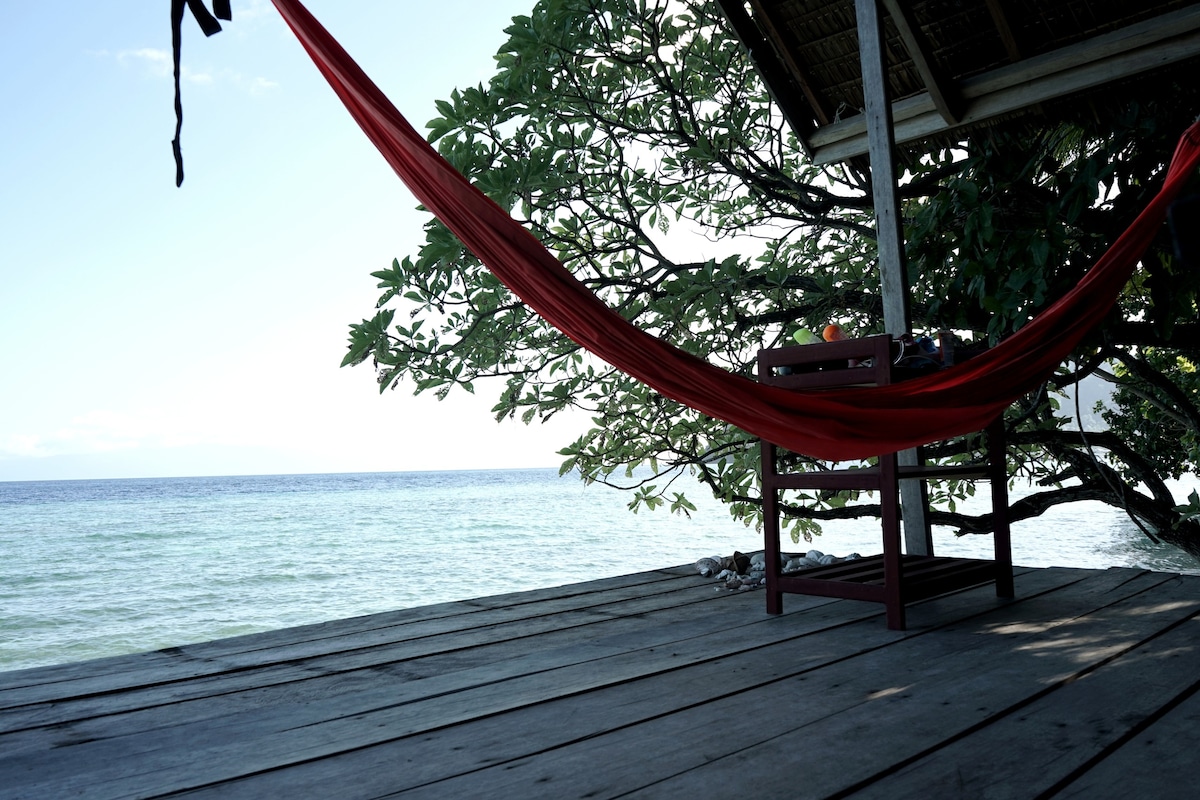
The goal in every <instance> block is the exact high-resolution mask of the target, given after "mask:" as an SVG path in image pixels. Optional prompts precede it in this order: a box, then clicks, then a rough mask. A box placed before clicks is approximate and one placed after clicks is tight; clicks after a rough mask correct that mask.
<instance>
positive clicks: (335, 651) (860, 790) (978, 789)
mask: <svg viewBox="0 0 1200 800" xmlns="http://www.w3.org/2000/svg"><path fill="white" fill-rule="evenodd" d="M689 573H690V571H689V570H687V569H684V568H679V569H668V570H660V571H654V572H646V573H641V574H637V575H629V576H624V577H620V578H612V579H606V580H599V581H594V582H591V583H585V584H577V585H572V586H565V587H560V588H556V589H549V590H540V591H534V592H526V593H521V594H512V595H504V596H498V597H488V598H481V599H478V600H472V601H468V602H462V603H449V604H443V605H437V606H428V607H423V608H414V609H409V610H405V611H397V612H394V613H387V614H378V615H373V616H368V617H358V618H354V619H348V620H340V621H336V622H331V623H327V624H322V625H315V626H307V627H302V628H291V629H287V630H280V631H275V632H271V633H265V634H259V635H252V636H243V637H239V638H236V639H225V640H221V641H216V642H209V643H205V644H198V645H192V646H188V647H181V648H172V649H169V650H165V651H159V652H153V653H146V654H141V655H134V656H123V657H117V658H110V659H103V660H98V661H91V662H84V663H80V664H71V665H63V666H58V667H51V668H44V669H32V670H23V671H17V672H7V673H0V797H3V798H15V797H30V798H53V799H55V800H57V798H65V797H76V796H80V797H93V798H110V797H158V796H164V795H174V794H189V795H199V796H206V795H211V796H219V797H222V798H226V797H229V798H256V799H257V798H269V797H279V798H298V797H316V798H375V797H393V796H399V797H402V798H408V797H429V798H456V799H457V798H468V797H480V798H497V797H519V798H529V797H550V798H569V797H618V796H621V797H623V796H626V795H633V796H636V797H652V798H675V797H678V798H687V799H688V800H698V799H699V798H714V797H730V798H769V797H778V798H806V797H855V798H884V797H887V798H897V797H914V798H918V797H919V798H922V799H923V800H927V799H928V798H960V797H961V798H982V797H1014V798H1033V797H1079V798H1098V797H1100V798H1105V797H1119V798H1122V800H1134V799H1135V798H1136V799H1137V800H1141V798H1164V797H1180V798H1183V797H1187V798H1192V797H1195V796H1197V794H1196V793H1197V791H1198V790H1197V789H1196V787H1195V783H1196V780H1197V778H1196V767H1197V754H1200V697H1197V696H1196V691H1197V689H1198V688H1200V619H1197V617H1196V615H1197V612H1198V611H1200V577H1189V576H1176V575H1166V574H1159V573H1150V572H1143V571H1138V570H1127V569H1113V570H1106V571H1092V570H1071V569H1037V570H1022V569H1018V570H1017V578H1016V593H1017V599H1016V600H1012V601H1001V600H997V599H996V597H995V596H994V591H993V587H991V586H985V587H981V588H978V589H973V590H967V591H964V592H960V593H958V594H955V595H952V596H948V597H943V598H939V599H935V600H931V601H926V602H924V603H921V604H918V605H916V606H913V607H911V608H910V611H909V617H908V620H909V630H907V631H889V630H887V628H886V627H885V625H884V620H883V609H882V607H881V606H879V605H877V604H871V603H863V602H858V601H850V600H832V599H829V598H818V597H802V596H788V597H787V599H786V601H785V613H784V614H783V615H782V616H779V617H770V616H768V615H767V614H766V613H765V611H764V597H763V593H762V592H761V591H750V592H743V593H724V592H720V591H717V590H716V589H715V587H714V584H713V583H712V582H711V581H710V580H706V579H703V578H700V577H699V576H697V575H694V574H689Z"/></svg>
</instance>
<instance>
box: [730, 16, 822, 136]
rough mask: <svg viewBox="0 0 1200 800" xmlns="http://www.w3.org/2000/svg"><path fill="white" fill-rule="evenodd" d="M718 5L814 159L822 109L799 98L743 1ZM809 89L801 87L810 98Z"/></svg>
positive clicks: (772, 47)
mask: <svg viewBox="0 0 1200 800" xmlns="http://www.w3.org/2000/svg"><path fill="white" fill-rule="evenodd" d="M718 5H719V6H720V8H721V11H722V13H724V15H725V19H726V20H728V21H729V24H730V26H731V27H732V28H733V31H734V33H735V34H736V35H737V37H738V39H740V40H741V42H742V45H743V46H744V47H745V48H746V50H747V52H748V53H749V54H750V60H751V61H752V62H753V63H754V67H755V69H756V70H758V74H759V75H760V76H762V79H763V83H764V84H765V85H766V87H767V93H768V94H770V95H771V99H772V100H774V101H775V105H777V106H779V110H780V111H781V112H783V116H784V118H785V119H786V120H787V122H788V124H789V125H790V126H791V127H792V130H793V131H795V133H796V138H797V140H799V142H800V146H801V148H803V150H804V153H805V155H807V156H809V157H810V158H811V157H812V155H813V151H812V148H811V147H810V146H809V144H808V140H809V138H810V137H811V135H812V133H813V131H815V130H816V124H814V120H813V116H814V113H813V109H819V105H813V106H812V108H806V107H805V105H804V104H803V103H802V102H800V100H799V99H798V98H797V96H796V92H795V82H794V81H793V76H792V75H789V74H788V72H787V70H785V69H782V68H781V67H780V60H779V59H780V58H781V56H780V51H779V49H778V48H777V47H776V46H774V45H772V43H771V42H769V41H768V40H767V39H766V37H764V36H763V33H762V30H761V29H760V28H759V26H758V24H757V23H756V21H755V20H753V19H751V17H750V15H749V14H747V13H746V7H745V4H744V3H743V2H742V1H741V0H718ZM764 19H765V18H764ZM805 88H806V87H803V86H802V87H801V89H802V91H803V93H804V94H805V96H806V97H807V96H808V95H809V94H810V91H804V90H805ZM811 102H812V101H811V98H810V103H811ZM817 116H818V120H817V121H818V122H821V124H825V123H826V122H828V119H824V120H822V119H821V118H820V116H819V112H818V113H817Z"/></svg>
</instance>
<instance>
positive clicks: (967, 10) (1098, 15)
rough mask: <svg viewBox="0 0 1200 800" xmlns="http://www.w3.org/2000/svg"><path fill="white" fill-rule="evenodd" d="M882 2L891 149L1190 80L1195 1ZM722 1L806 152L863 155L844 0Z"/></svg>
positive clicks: (1198, 22) (851, 12) (1198, 32)
mask: <svg viewBox="0 0 1200 800" xmlns="http://www.w3.org/2000/svg"><path fill="white" fill-rule="evenodd" d="M879 2H880V8H881V10H882V12H885V13H883V37H884V51H885V54H886V58H887V64H888V72H887V83H888V89H889V92H890V97H891V101H892V116H893V120H894V129H895V135H896V141H897V142H898V143H900V144H903V143H906V142H916V141H920V140H923V139H927V138H930V137H939V136H946V135H948V134H951V133H954V134H959V133H962V132H963V131H964V130H966V129H968V128H970V127H972V126H978V125H981V124H989V125H994V124H998V123H1000V122H1001V121H1004V120H1009V119H1019V118H1024V119H1025V120H1026V121H1028V116H1027V115H1028V114H1030V113H1036V114H1041V115H1044V116H1047V117H1049V118H1053V117H1054V115H1055V113H1056V112H1057V111H1058V110H1060V109H1061V108H1064V107H1065V106H1064V105H1063V104H1062V100H1063V99H1064V98H1078V97H1079V96H1080V95H1081V94H1086V93H1089V92H1091V93H1095V92H1097V91H1098V90H1100V89H1101V88H1103V90H1104V92H1105V94H1104V97H1105V98H1111V97H1113V96H1114V94H1113V93H1114V92H1118V93H1120V94H1122V95H1123V96H1131V95H1132V96H1134V97H1136V96H1138V94H1139V93H1140V92H1142V91H1144V90H1145V88H1146V86H1147V85H1148V84H1147V83H1146V82H1147V81H1152V80H1155V79H1156V76H1157V77H1161V71H1162V70H1164V69H1167V70H1173V71H1175V72H1176V74H1183V75H1187V76H1189V78H1188V79H1189V80H1193V81H1194V80H1195V79H1196V77H1197V76H1198V75H1200V0H911V2H910V1H909V0H879ZM719 3H720V5H721V6H722V8H723V9H724V11H725V13H726V16H727V17H728V18H729V20H730V22H731V23H732V24H733V27H734V29H735V31H736V32H737V35H738V37H739V38H740V39H741V40H742V41H743V43H744V44H746V46H747V47H748V48H749V49H750V51H751V54H752V55H753V57H754V60H755V62H756V64H757V65H758V68H759V72H760V73H761V74H762V75H763V77H764V79H765V80H766V82H767V84H768V86H769V87H770V89H771V92H772V94H773V95H774V96H775V99H776V100H777V101H778V103H779V105H780V107H781V108H782V109H783V110H784V113H785V114H786V115H787V117H788V119H789V121H790V122H791V124H792V126H793V128H794V129H795V130H796V133H797V135H798V136H799V137H800V138H801V140H802V142H803V143H804V145H805V147H806V148H807V149H808V150H809V152H810V153H811V154H812V156H813V158H814V160H816V161H818V162H828V161H838V160H843V159H846V158H849V157H851V156H854V155H858V154H861V153H865V152H866V149H867V141H866V133H865V130H866V125H865V122H864V118H863V114H862V109H863V107H864V99H863V80H862V72H861V68H860V63H859V40H858V32H857V27H856V14H855V0H719ZM1114 82H1115V84H1116V87H1117V88H1114ZM1051 101H1054V102H1051Z"/></svg>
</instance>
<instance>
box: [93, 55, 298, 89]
mask: <svg viewBox="0 0 1200 800" xmlns="http://www.w3.org/2000/svg"><path fill="white" fill-rule="evenodd" d="M93 55H96V56H100V57H109V55H110V54H109V53H108V51H103V50H101V51H94V52H93ZM115 58H116V61H117V63H118V64H122V65H129V64H139V65H141V66H142V67H143V68H144V69H145V70H146V71H147V72H148V73H149V74H150V75H152V76H154V77H157V78H170V77H171V76H172V75H173V73H174V66H175V65H174V62H173V60H172V58H171V53H170V52H169V51H167V50H160V49H158V48H155V47H141V48H137V49H134V50H121V51H118V52H117V53H116V54H115ZM179 78H180V80H181V81H183V82H184V83H191V84H196V85H201V86H212V85H214V84H217V83H224V84H229V85H232V86H234V87H236V88H238V89H240V90H241V91H244V92H246V93H247V94H251V95H259V94H262V93H263V92H266V91H270V90H272V89H275V88H276V87H278V86H279V84H278V83H277V82H275V81H273V80H270V79H269V78H264V77H261V76H259V77H254V78H248V77H246V76H245V75H242V74H241V73H239V72H235V71H234V70H230V69H225V70H221V71H220V72H218V73H216V74H214V73H212V72H198V71H196V70H194V69H192V68H191V67H189V66H188V65H187V64H180V67H179Z"/></svg>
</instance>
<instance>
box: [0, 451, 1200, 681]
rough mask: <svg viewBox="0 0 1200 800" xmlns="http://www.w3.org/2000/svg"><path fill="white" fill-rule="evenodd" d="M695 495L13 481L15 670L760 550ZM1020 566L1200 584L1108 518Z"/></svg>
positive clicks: (373, 483)
mask: <svg viewBox="0 0 1200 800" xmlns="http://www.w3.org/2000/svg"><path fill="white" fill-rule="evenodd" d="M681 483H683V484H685V485H683V486H682V489H684V490H688V496H689V498H690V499H691V500H692V501H693V502H695V503H696V505H697V506H698V509H697V511H696V512H694V513H693V514H692V515H691V518H686V517H682V516H678V515H671V514H669V513H667V512H666V511H664V510H657V511H653V512H650V511H644V510H643V511H642V512H640V513H638V514H633V513H631V512H629V511H628V510H627V509H626V503H627V502H628V501H629V497H628V495H627V494H626V493H623V492H619V491H616V490H613V489H609V488H606V487H603V486H598V485H592V486H585V485H584V484H583V483H582V482H581V481H580V480H579V479H578V477H577V476H571V475H568V476H565V477H559V476H558V473H557V471H556V470H554V469H532V470H496V471H457V472H405V473H363V474H332V475H275V476H249V477H209V478H155V479H142V480H83V481H31V482H0V670H13V669H22V668H25V667H34V666H41V665H46V664H55V663H63V662H69V661H80V660H85V659H90V658H98V657H103V656H110V655H118V654H122V653H130V652H139V651H145V650H154V649H159V648H164V647H171V646H179V645H183V644H187V643H191V642H197V641H205V640H209V639H216V638H221V637H226V636H234V635H239V634H245V633H253V632H257V631H264V630H270V629H275V628H282V627H287V626H292V625H303V624H308V623H315V622H322V621H325V620H329V619H337V618H342V617H352V616H358V615H362V614H371V613H375V612H380V611H389V610H394V609H398V608H405V607H411V606H418V605H426V604H431V603H439V602H444V601H450V600H462V599H467V598H470V597H479V596H485V595H491V594H499V593H504V592H513V591H520V590H525V589H534V588H540V587H546V586H556V585H561V584H566V583H574V582H578V581H584V580H589V579H592V578H600V577H606V576H611V575H620V574H627V573H632V572H639V571H642V570H647V569H655V568H659V567H667V566H677V565H680V564H690V563H692V562H694V561H695V560H696V559H698V558H701V557H705V556H713V555H729V554H731V553H732V552H733V551H734V550H741V551H743V552H750V551H754V550H759V549H761V547H762V544H761V538H760V534H759V533H758V532H756V531H755V530H754V529H753V528H747V527H746V526H744V525H742V524H741V523H740V522H738V521H736V520H734V519H732V518H731V517H729V515H728V513H727V512H726V511H725V509H724V507H723V506H721V505H720V504H719V503H717V502H716V501H715V500H713V499H712V498H711V497H707V496H706V495H705V492H704V490H703V488H702V487H700V486H699V485H696V484H694V483H691V482H690V479H687V478H684V479H681ZM974 502H979V503H984V502H986V500H985V499H984V498H980V497H977V498H975V499H974ZM810 547H811V548H817V549H820V550H821V551H823V552H826V553H832V554H834V555H847V554H849V553H851V552H860V553H862V554H864V555H866V554H869V553H874V552H878V551H879V528H878V523H876V522H874V521H858V522H841V523H837V524H830V525H827V526H826V527H825V533H824V534H823V535H822V536H821V537H819V538H818V539H817V540H815V541H814V542H813V543H812V544H811V545H808V544H805V543H803V542H802V543H800V544H799V545H797V546H795V547H794V548H792V549H793V550H794V551H796V552H803V551H805V550H806V549H809V548H810ZM935 547H936V548H937V552H938V553H940V554H947V555H950V554H960V555H966V556H980V557H986V556H987V555H988V551H989V549H990V537H966V538H964V539H955V538H954V537H952V536H950V535H949V534H945V533H942V534H938V533H936V532H935ZM1013 555H1014V560H1015V561H1016V563H1018V564H1023V565H1029V566H1052V565H1059V566H1078V567H1091V568H1104V567H1108V566H1143V567H1147V568H1151V569H1157V570H1166V571H1180V570H1188V571H1194V570H1196V569H1197V568H1198V567H1200V565H1198V564H1196V563H1195V562H1194V561H1192V560H1191V559H1189V558H1188V557H1187V556H1185V555H1183V554H1182V553H1180V552H1179V551H1177V550H1174V549H1172V548H1168V547H1164V546H1155V545H1153V544H1152V543H1151V542H1149V541H1148V540H1147V539H1146V538H1145V537H1144V536H1143V535H1142V534H1141V533H1140V532H1138V531H1137V529H1136V528H1135V527H1134V526H1133V525H1132V523H1130V522H1129V520H1128V519H1126V518H1125V517H1124V516H1123V515H1122V514H1121V513H1120V512H1119V511H1116V510H1114V509H1110V508H1108V507H1106V506H1103V505H1101V504H1099V503H1084V504H1077V505H1074V506H1070V507H1066V508H1059V509H1054V510H1052V511H1051V512H1049V513H1048V514H1046V515H1044V516H1043V517H1041V518H1039V519H1037V520H1032V521H1025V522H1021V523H1017V524H1016V525H1015V526H1014V528H1013ZM714 591H717V587H716V585H715V584H714Z"/></svg>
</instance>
